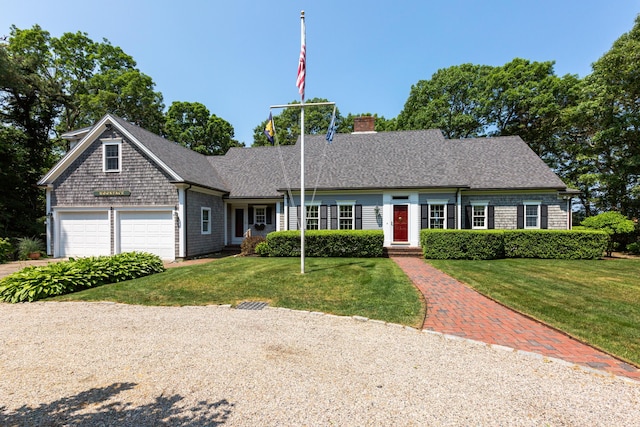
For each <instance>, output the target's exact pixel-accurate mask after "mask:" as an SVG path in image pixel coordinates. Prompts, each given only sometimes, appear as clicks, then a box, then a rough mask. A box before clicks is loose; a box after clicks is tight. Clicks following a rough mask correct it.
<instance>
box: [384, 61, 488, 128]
mask: <svg viewBox="0 0 640 427" xmlns="http://www.w3.org/2000/svg"><path fill="white" fill-rule="evenodd" d="M491 71H492V67H489V66H486V65H473V64H462V65H457V66H453V67H449V68H445V69H440V70H438V71H437V72H436V73H435V74H433V76H431V79H430V80H420V81H419V82H418V83H417V84H415V85H413V86H411V92H410V93H409V98H408V99H407V102H406V103H405V105H404V109H403V110H402V111H401V112H400V114H399V115H398V125H397V126H398V128H399V129H403V130H409V129H440V130H442V132H443V133H444V135H445V136H446V137H447V138H469V137H475V136H480V135H483V134H484V129H485V127H486V126H487V125H488V120H487V118H486V115H485V114H484V112H485V104H486V97H487V83H488V80H487V79H488V76H489V73H490V72H491Z"/></svg>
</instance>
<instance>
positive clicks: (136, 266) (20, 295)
mask: <svg viewBox="0 0 640 427" xmlns="http://www.w3.org/2000/svg"><path fill="white" fill-rule="evenodd" d="M162 271H164V265H163V263H162V260H161V259H160V257H158V256H157V255H153V254H149V253H144V252H125V253H122V254H117V255H113V256H100V257H90V258H79V259H73V258H71V259H69V261H61V262H56V263H50V264H47V265H45V266H39V267H27V268H24V269H22V270H20V271H18V272H16V273H13V274H11V275H9V276H7V277H5V278H3V279H0V301H5V302H14V303H15V302H23V301H35V300H38V299H42V298H47V297H51V296H55V295H63V294H68V293H71V292H75V291H79V290H82V289H86V288H90V287H94V286H100V285H104V284H107V283H116V282H121V281H124V280H129V279H135V278H137V277H142V276H148V275H149V274H153V273H159V272H162Z"/></svg>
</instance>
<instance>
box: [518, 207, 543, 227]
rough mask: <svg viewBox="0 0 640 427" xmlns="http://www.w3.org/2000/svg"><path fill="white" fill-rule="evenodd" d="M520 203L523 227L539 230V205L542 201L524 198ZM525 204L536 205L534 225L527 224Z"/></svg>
mask: <svg viewBox="0 0 640 427" xmlns="http://www.w3.org/2000/svg"><path fill="white" fill-rule="evenodd" d="M522 204H523V205H524V212H523V214H524V224H523V225H524V228H525V229H526V230H539V229H540V222H541V221H540V220H541V218H540V205H541V204H542V201H540V200H524V201H523V202H522ZM527 206H535V207H536V225H535V226H530V225H527Z"/></svg>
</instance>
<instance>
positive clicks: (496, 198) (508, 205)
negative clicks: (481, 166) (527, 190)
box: [462, 193, 568, 230]
mask: <svg viewBox="0 0 640 427" xmlns="http://www.w3.org/2000/svg"><path fill="white" fill-rule="evenodd" d="M474 201H488V202H489V205H492V206H495V210H494V219H495V228H496V229H504V230H509V229H516V228H517V206H518V205H522V204H523V202H525V201H539V202H540V203H541V204H544V205H547V206H548V220H547V221H548V223H547V228H548V229H550V230H554V229H555V230H564V229H566V228H567V220H568V212H567V202H566V200H560V199H558V197H557V195H556V194H555V193H548V194H539V193H538V194H535V193H534V194H511V195H509V194H501V195H478V196H463V197H462V206H463V211H464V206H467V205H469V204H471V203H472V202H474ZM463 215H464V212H463ZM462 226H463V228H464V222H463V224H462Z"/></svg>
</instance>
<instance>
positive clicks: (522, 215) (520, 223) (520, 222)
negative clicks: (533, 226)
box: [517, 205, 524, 228]
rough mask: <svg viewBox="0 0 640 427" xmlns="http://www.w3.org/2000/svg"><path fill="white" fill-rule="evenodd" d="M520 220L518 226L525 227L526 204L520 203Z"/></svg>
mask: <svg viewBox="0 0 640 427" xmlns="http://www.w3.org/2000/svg"><path fill="white" fill-rule="evenodd" d="M517 207H518V221H517V227H518V228H524V205H518V206H517Z"/></svg>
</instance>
